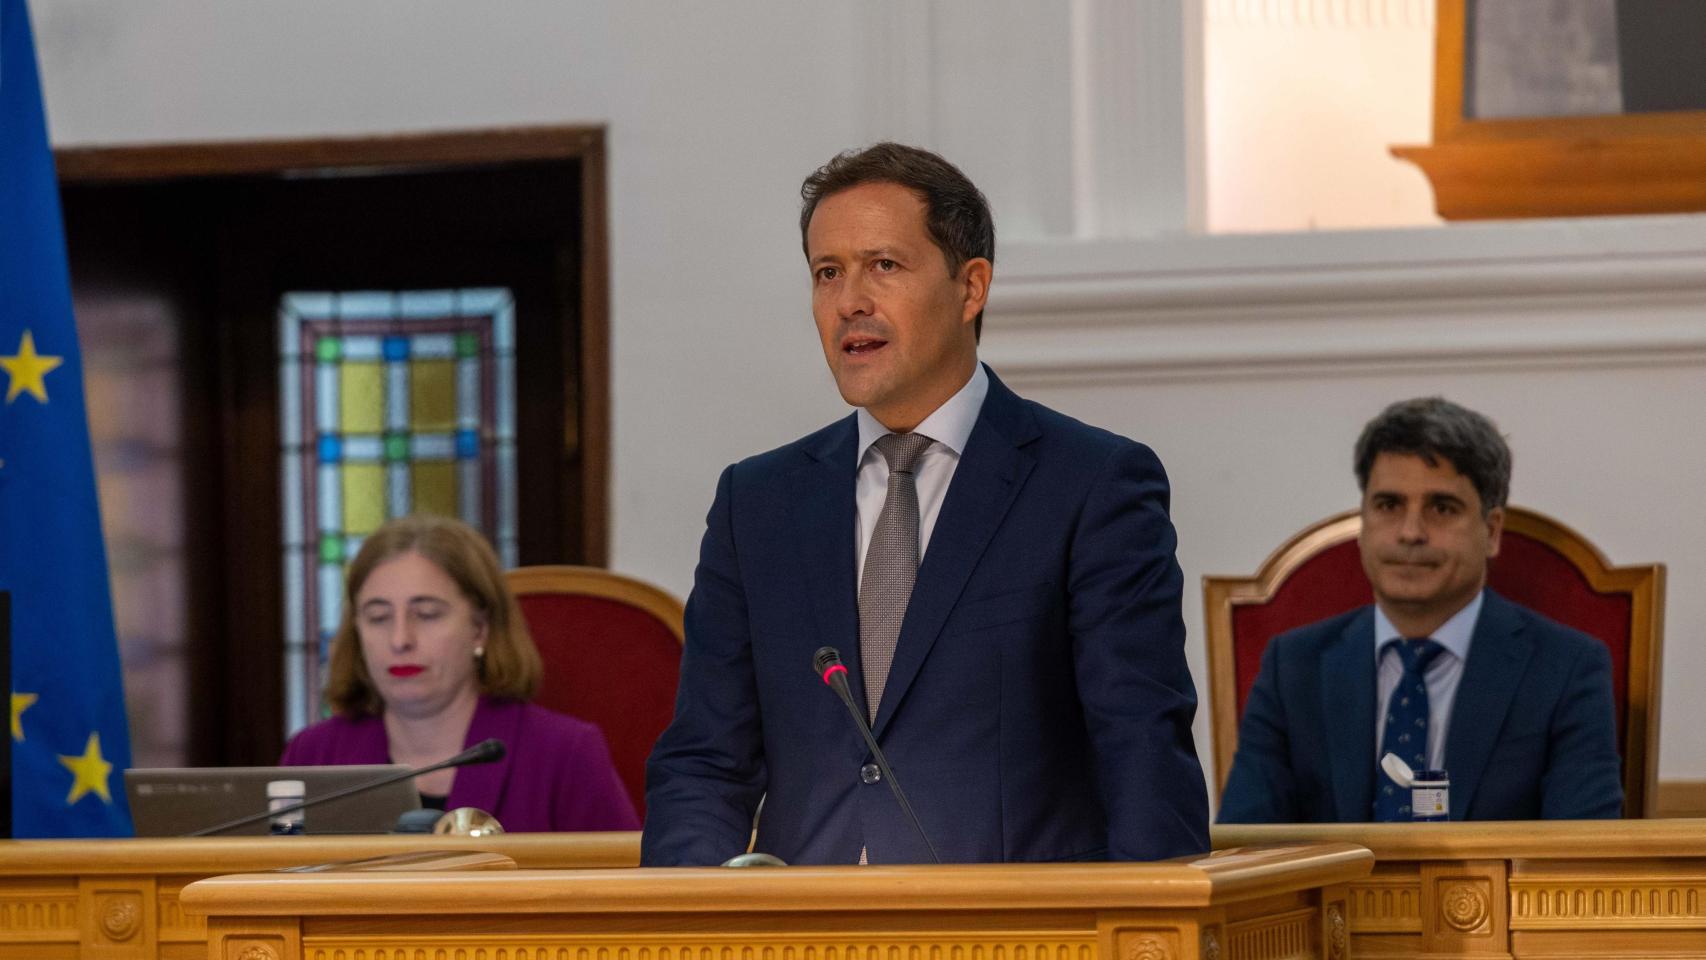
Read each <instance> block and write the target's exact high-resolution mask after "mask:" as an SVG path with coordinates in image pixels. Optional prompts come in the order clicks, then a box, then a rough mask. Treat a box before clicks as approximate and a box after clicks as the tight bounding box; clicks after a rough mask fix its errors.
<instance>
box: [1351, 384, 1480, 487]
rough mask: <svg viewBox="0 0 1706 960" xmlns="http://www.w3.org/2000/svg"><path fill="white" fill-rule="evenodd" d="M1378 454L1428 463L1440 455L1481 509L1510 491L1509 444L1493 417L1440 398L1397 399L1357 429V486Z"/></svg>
mask: <svg viewBox="0 0 1706 960" xmlns="http://www.w3.org/2000/svg"><path fill="white" fill-rule="evenodd" d="M1383 453H1399V454H1406V455H1409V456H1415V457H1421V458H1422V459H1423V460H1424V461H1426V462H1427V464H1428V465H1429V466H1433V465H1435V464H1437V463H1439V461H1440V460H1442V459H1443V460H1445V461H1446V462H1447V463H1450V464H1451V466H1452V467H1453V468H1454V469H1456V470H1457V472H1458V473H1461V474H1463V475H1464V476H1465V477H1468V478H1469V482H1470V483H1471V484H1473V485H1474V487H1475V492H1476V493H1477V494H1479V495H1480V497H1481V511H1482V513H1486V512H1488V511H1491V510H1492V509H1493V508H1494V507H1502V506H1504V505H1505V500H1506V498H1507V497H1509V496H1510V489H1511V448H1510V447H1509V446H1508V445H1506V444H1505V438H1504V437H1502V436H1500V435H1499V430H1498V428H1497V427H1495V426H1493V421H1491V420H1488V419H1487V418H1486V417H1484V416H1482V415H1481V414H1479V413H1476V412H1475V411H1473V410H1471V409H1469V408H1468V407H1462V406H1458V405H1457V404H1455V403H1452V402H1451V401H1450V400H1447V399H1445V398H1444V397H1418V398H1417V399H1414V400H1400V401H1398V402H1397V403H1394V404H1393V405H1391V406H1389V407H1387V408H1386V409H1385V410H1382V411H1381V412H1380V416H1378V417H1375V418H1374V419H1373V420H1370V421H1369V422H1368V426H1365V427H1363V428H1362V436H1361V437H1359V438H1358V439H1357V448H1356V473H1357V486H1358V487H1359V488H1360V489H1362V490H1363V491H1365V492H1366V491H1367V490H1368V474H1369V471H1371V470H1373V469H1374V460H1375V458H1376V457H1378V456H1380V455H1381V454H1383Z"/></svg>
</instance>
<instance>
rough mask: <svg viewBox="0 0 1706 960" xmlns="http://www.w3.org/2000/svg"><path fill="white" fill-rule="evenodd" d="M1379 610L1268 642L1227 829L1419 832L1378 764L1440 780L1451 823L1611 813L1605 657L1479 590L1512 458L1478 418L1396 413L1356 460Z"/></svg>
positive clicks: (1617, 788)
mask: <svg viewBox="0 0 1706 960" xmlns="http://www.w3.org/2000/svg"><path fill="white" fill-rule="evenodd" d="M1356 475H1357V482H1358V483H1359V484H1361V486H1362V494H1363V495H1362V534H1361V536H1360V538H1359V539H1358V545H1359V546H1360V548H1361V552H1362V566H1363V570H1364V571H1365V572H1367V574H1368V579H1369V582H1370V583H1371V584H1372V585H1373V586H1374V597H1375V603H1374V605H1373V606H1372V607H1363V608H1362V609H1359V610H1353V611H1351V612H1350V613H1347V614H1343V615H1341V616H1337V617H1333V618H1330V619H1328V620H1323V621H1321V622H1319V623H1314V624H1311V625H1309V626H1306V627H1302V628H1299V629H1297V630H1293V631H1291V632H1289V633H1285V634H1282V635H1280V636H1278V637H1275V638H1274V639H1273V641H1272V642H1271V643H1269V644H1268V648H1267V650H1266V651H1265V653H1264V654H1263V656H1262V668H1261V672H1260V673H1259V674H1257V676H1256V684H1255V687H1254V688H1253V689H1252V690H1251V692H1250V699H1249V702H1248V704H1247V705H1246V706H1245V708H1244V718H1243V722H1241V723H1240V724H1239V726H1238V754H1237V756H1236V757H1235V758H1234V759H1233V761H1232V773H1231V775H1230V777H1229V778H1228V779H1227V782H1226V795H1225V797H1224V798H1223V799H1222V800H1221V804H1220V815H1219V819H1220V821H1221V822H1222V823H1260V822H1299V821H1303V822H1310V821H1315V822H1319V821H1359V820H1409V819H1411V813H1410V809H1409V791H1408V790H1405V789H1402V788H1401V787H1400V786H1398V785H1397V784H1395V783H1394V782H1393V781H1392V780H1391V778H1389V777H1388V776H1387V775H1386V773H1385V772H1384V771H1382V770H1381V769H1380V768H1379V765H1378V760H1379V758H1381V757H1384V756H1385V755H1386V754H1387V753H1394V754H1397V755H1398V756H1399V758H1400V759H1402V760H1404V761H1405V763H1406V764H1407V765H1408V766H1410V767H1411V768H1412V769H1413V770H1416V771H1420V770H1422V769H1424V768H1425V769H1431V770H1440V769H1443V770H1445V771H1446V772H1447V773H1448V774H1449V776H1450V784H1451V819H1453V820H1539V819H1587V818H1595V817H1616V816H1618V814H1619V813H1620V812H1621V810H1622V806H1623V789H1622V786H1621V784H1620V780H1619V776H1618V772H1619V761H1618V755H1617V734H1616V721H1615V719H1614V717H1613V709H1612V692H1611V657H1610V654H1609V653H1608V652H1607V651H1606V649H1605V646H1604V645H1603V644H1601V643H1600V642H1599V641H1597V640H1595V639H1593V638H1592V637H1589V636H1587V635H1586V634H1583V633H1579V632H1577V631H1575V630H1571V629H1569V628H1568V627H1563V626H1560V625H1558V624H1556V623H1553V622H1552V621H1550V620H1547V619H1545V618H1544V617H1542V616H1540V615H1539V614H1536V613H1534V612H1533V611H1531V610H1526V609H1524V608H1522V607H1519V606H1517V605H1516V604H1514V603H1511V602H1510V601H1508V600H1505V599H1503V598H1501V597H1500V596H1499V595H1498V594H1496V593H1493V592H1492V591H1491V590H1488V589H1486V583H1487V561H1488V560H1489V559H1491V558H1492V557H1494V556H1496V555H1497V554H1498V552H1499V534H1500V532H1501V530H1502V529H1503V526H1504V505H1505V497H1506V494H1507V492H1508V491H1509V489H1510V475H1511V455H1510V449H1509V448H1508V447H1507V446H1506V445H1505V441H1504V438H1503V437H1500V436H1499V433H1498V431H1497V429H1495V428H1494V426H1493V424H1492V423H1491V422H1490V421H1489V420H1488V419H1487V418H1486V417H1484V416H1482V415H1481V414H1479V413H1476V412H1475V411H1473V410H1467V409H1465V408H1463V407H1460V406H1458V405H1456V404H1454V403H1450V402H1448V401H1446V400H1442V399H1440V398H1438V397H1432V398H1427V399H1419V400H1407V401H1403V402H1400V403H1395V404H1393V405H1392V406H1390V407H1387V408H1386V410H1385V411H1384V412H1383V413H1381V414H1380V416H1378V417H1376V418H1374V420H1372V421H1370V422H1369V424H1368V426H1367V427H1365V428H1364V429H1363V433H1362V438H1361V439H1359V440H1358V441H1357V447H1356Z"/></svg>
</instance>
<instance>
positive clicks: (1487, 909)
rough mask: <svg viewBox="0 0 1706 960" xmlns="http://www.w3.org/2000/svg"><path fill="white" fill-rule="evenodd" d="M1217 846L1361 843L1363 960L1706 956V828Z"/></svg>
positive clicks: (1358, 888) (1253, 836)
mask: <svg viewBox="0 0 1706 960" xmlns="http://www.w3.org/2000/svg"><path fill="white" fill-rule="evenodd" d="M1214 842H1215V845H1216V846H1228V847H1236V846H1239V845H1244V844H1272V843H1283V842H1296V843H1353V844H1358V845H1360V846H1364V847H1367V848H1368V849H1369V850H1371V851H1372V852H1373V853H1374V855H1375V857H1376V861H1377V862H1376V865H1375V868H1374V872H1373V873H1372V874H1370V875H1369V876H1368V877H1366V878H1363V879H1361V880H1356V881H1353V882H1352V883H1351V884H1350V893H1349V898H1348V899H1349V916H1348V920H1349V924H1350V934H1351V956H1353V957H1382V958H1401V957H1415V958H1421V957H1428V958H1433V960H1441V958H1446V957H1482V958H1484V957H1516V958H1526V957H1534V958H1542V957H1545V958H1589V957H1592V958H1595V960H1612V958H1622V957H1630V958H1633V957H1676V958H1680V957H1706V821H1703V820H1613V821H1551V822H1543V823H1431V824H1322V825H1280V826H1223V827H1217V828H1216V829H1215V832H1214Z"/></svg>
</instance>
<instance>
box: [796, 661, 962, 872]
mask: <svg viewBox="0 0 1706 960" xmlns="http://www.w3.org/2000/svg"><path fill="white" fill-rule="evenodd" d="M812 669H813V670H814V671H816V672H817V675H818V678H819V679H821V680H822V681H823V682H824V683H827V684H829V688H830V689H831V690H834V691H835V692H836V694H838V695H839V696H840V697H841V702H842V703H844V704H846V705H847V712H848V713H851V714H852V715H853V725H854V726H856V727H858V728H859V735H860V736H862V737H864V738H865V746H867V747H869V748H870V750H871V756H872V758H874V759H875V760H876V761H877V769H879V770H881V771H882V772H883V779H884V780H887V781H888V783H889V789H890V790H893V791H894V798H895V799H896V800H898V801H899V802H900V809H901V810H902V811H903V812H905V814H906V818H907V819H908V820H910V821H912V829H914V830H916V831H918V839H920V840H923V841H924V848H925V849H926V850H929V851H930V859H932V860H934V861H936V862H937V863H941V862H942V858H941V857H939V856H937V855H936V845H935V844H933V843H931V842H930V835H929V834H927V833H925V832H924V824H922V823H919V822H918V814H916V813H913V812H912V802H911V801H910V800H908V799H906V791H904V790H902V789H901V788H900V781H899V780H897V779H895V775H894V770H893V769H891V768H890V767H889V758H888V757H885V756H883V748H882V747H879V746H877V738H876V737H874V736H872V735H871V725H870V724H869V723H866V722H865V712H864V711H863V710H860V709H859V705H858V704H857V703H855V702H854V701H853V691H852V690H849V689H848V687H847V668H846V667H845V666H842V664H841V651H839V650H837V649H835V648H834V647H819V648H818V651H817V653H815V654H813V655H812Z"/></svg>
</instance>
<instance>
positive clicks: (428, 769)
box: [184, 737, 504, 837]
mask: <svg viewBox="0 0 1706 960" xmlns="http://www.w3.org/2000/svg"><path fill="white" fill-rule="evenodd" d="M503 758H504V742H503V741H502V740H499V739H498V738H496V737H491V738H489V739H486V740H481V741H480V742H479V743H476V744H474V745H473V746H471V747H469V748H468V749H466V750H464V751H462V752H461V753H459V754H457V755H456V756H454V757H451V758H450V759H448V760H440V761H439V762H437V763H433V764H428V765H427V766H424V767H421V768H419V769H416V770H404V771H403V772H402V773H389V774H386V775H385V776H383V777H380V778H379V779H377V780H369V781H368V782H366V783H358V784H356V785H355V786H353V787H349V788H347V789H344V790H339V791H337V792H336V793H326V794H321V795H320V796H318V797H309V798H307V799H305V800H301V801H298V802H296V803H293V804H290V805H289V806H285V807H279V808H278V809H277V810H262V811H261V812H260V813H255V814H250V815H249V816H246V817H238V818H237V819H235V820H227V821H225V822H224V823H216V824H214V825H213V826H211V827H203V828H201V829H200V830H197V831H195V832H194V833H186V834H184V836H186V837H211V836H213V835H214V834H216V833H224V832H225V831H227V830H235V829H237V828H238V827H246V826H248V825H249V824H251V823H260V822H261V821H262V820H267V819H270V818H272V817H276V816H278V815H280V814H285V813H295V812H296V811H298V810H305V809H307V808H308V807H313V806H318V805H319V804H322V803H329V802H330V801H333V800H342V799H343V798H345V797H353V796H355V795H356V794H358V793H364V792H366V791H368V790H377V789H379V788H380V787H383V786H387V785H389V784H393V783H396V782H397V781H399V780H407V779H408V778H410V777H421V776H425V775H427V774H429V773H436V772H437V771H439V770H446V769H449V768H450V767H467V766H472V765H473V764H477V763H494V762H496V761H498V760H502V759H503Z"/></svg>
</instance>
